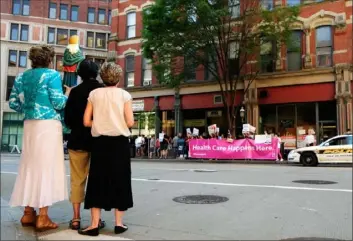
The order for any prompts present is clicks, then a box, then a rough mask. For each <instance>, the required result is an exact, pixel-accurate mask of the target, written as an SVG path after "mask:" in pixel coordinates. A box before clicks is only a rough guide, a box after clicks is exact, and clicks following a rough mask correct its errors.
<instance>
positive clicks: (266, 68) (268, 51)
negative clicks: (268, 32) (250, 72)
mask: <svg viewBox="0 0 353 241" xmlns="http://www.w3.org/2000/svg"><path fill="white" fill-rule="evenodd" d="M261 42H262V43H261V50H260V57H261V72H262V73H269V72H273V71H274V70H275V65H274V64H275V61H274V56H275V53H274V52H275V51H274V50H275V48H274V43H273V42H270V41H267V42H265V41H261Z"/></svg>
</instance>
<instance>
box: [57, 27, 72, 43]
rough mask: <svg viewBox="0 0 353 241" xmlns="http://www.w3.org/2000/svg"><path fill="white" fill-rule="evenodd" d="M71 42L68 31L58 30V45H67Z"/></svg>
mask: <svg viewBox="0 0 353 241" xmlns="http://www.w3.org/2000/svg"><path fill="white" fill-rule="evenodd" d="M68 42H69V36H68V30H67V29H60V28H58V29H57V36H56V44H58V45H67V44H68Z"/></svg>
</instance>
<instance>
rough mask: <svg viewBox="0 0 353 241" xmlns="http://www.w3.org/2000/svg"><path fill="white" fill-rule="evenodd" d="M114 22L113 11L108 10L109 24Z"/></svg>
mask: <svg viewBox="0 0 353 241" xmlns="http://www.w3.org/2000/svg"><path fill="white" fill-rule="evenodd" d="M111 24H112V11H111V10H108V25H111Z"/></svg>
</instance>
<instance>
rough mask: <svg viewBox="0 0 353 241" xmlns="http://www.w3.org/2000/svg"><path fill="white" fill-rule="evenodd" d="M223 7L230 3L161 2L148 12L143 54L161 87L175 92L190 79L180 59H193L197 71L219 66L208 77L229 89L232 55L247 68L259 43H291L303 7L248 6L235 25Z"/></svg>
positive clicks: (250, 2) (249, 2) (253, 1)
mask: <svg viewBox="0 0 353 241" xmlns="http://www.w3.org/2000/svg"><path fill="white" fill-rule="evenodd" d="M230 1H233V0H230ZM210 2H212V3H213V4H210ZM224 2H227V1H223V0H213V1H211V0H157V1H156V2H155V4H154V5H152V6H151V7H150V8H149V9H148V10H147V11H144V14H143V25H144V29H143V38H144V42H143V52H144V56H145V57H146V58H149V59H153V66H154V67H153V69H154V72H155V74H156V76H157V78H158V80H159V82H160V83H161V84H166V85H169V86H173V87H175V86H178V85H179V84H180V83H181V82H183V81H184V80H185V78H187V76H186V73H185V71H184V64H182V60H181V59H180V58H177V57H180V56H181V57H182V56H188V62H187V64H188V65H191V66H193V67H195V66H200V65H203V66H204V67H205V68H211V66H213V68H214V66H215V64H218V67H219V68H220V70H221V71H219V72H218V71H216V69H210V70H209V71H210V72H211V73H212V75H213V79H216V80H219V81H220V82H223V83H226V82H227V81H232V80H231V79H232V78H233V76H231V75H229V69H231V68H232V67H234V66H231V65H230V63H228V61H227V60H228V59H229V57H230V56H231V55H235V57H236V59H238V62H240V63H238V65H239V66H240V68H244V67H245V64H244V62H247V61H248V60H249V59H250V58H251V55H252V54H256V53H258V52H259V47H260V42H268V41H270V42H276V43H286V44H288V43H289V39H290V36H291V25H292V24H293V22H294V21H295V20H296V17H297V16H298V13H299V8H298V7H279V8H275V9H273V10H271V11H267V10H263V9H261V7H260V6H259V5H258V0H246V1H243V2H244V4H243V5H242V6H243V8H244V12H243V13H242V14H241V15H240V16H239V17H238V18H236V19H235V18H231V15H230V12H229V10H228V6H227V5H226V6H225V5H224ZM261 20H262V21H261ZM260 39H261V40H262V41H260ZM231 42H235V43H236V45H237V46H240V48H239V49H237V50H236V53H231V52H230V51H229V47H230V43H231ZM176 58H177V59H176ZM210 62H212V63H213V65H212V64H211V63H210ZM232 64H233V63H232ZM171 69H172V71H171ZM241 72H242V71H241V69H238V71H237V73H236V76H237V78H238V79H242V77H241V76H240V75H241Z"/></svg>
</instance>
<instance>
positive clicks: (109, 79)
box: [100, 62, 123, 86]
mask: <svg viewBox="0 0 353 241" xmlns="http://www.w3.org/2000/svg"><path fill="white" fill-rule="evenodd" d="M122 74H123V69H122V68H121V67H120V65H117V64H115V63H113V62H104V63H103V65H102V67H101V70H100V77H101V78H102V80H103V83H104V84H106V85H108V86H114V85H117V84H118V83H119V82H120V79H121V76H122Z"/></svg>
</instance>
